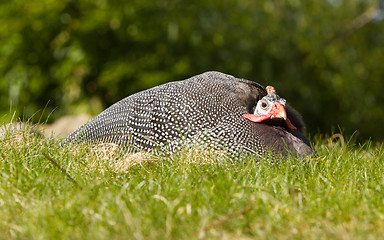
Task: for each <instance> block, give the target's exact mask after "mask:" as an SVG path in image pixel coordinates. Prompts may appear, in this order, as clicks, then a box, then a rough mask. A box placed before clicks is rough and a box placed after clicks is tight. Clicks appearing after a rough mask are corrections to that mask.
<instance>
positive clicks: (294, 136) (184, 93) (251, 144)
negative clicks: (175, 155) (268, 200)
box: [63, 72, 312, 156]
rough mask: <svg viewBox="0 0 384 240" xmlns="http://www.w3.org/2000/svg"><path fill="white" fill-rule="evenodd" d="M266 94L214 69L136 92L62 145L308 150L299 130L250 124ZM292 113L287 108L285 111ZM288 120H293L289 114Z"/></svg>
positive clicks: (305, 152) (133, 148)
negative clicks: (113, 144)
mask: <svg viewBox="0 0 384 240" xmlns="http://www.w3.org/2000/svg"><path fill="white" fill-rule="evenodd" d="M266 94H267V92H266V90H265V88H264V87H262V86H261V85H259V84H257V83H255V82H251V81H248V80H244V79H238V78H235V77H233V76H230V75H226V74H223V73H219V72H206V73H203V74H200V75H197V76H195V77H192V78H189V79H187V80H183V81H178V82H170V83H167V84H163V85H160V86H157V87H154V88H151V89H148V90H146V91H142V92H139V93H136V94H133V95H131V96H128V97H127V98H125V99H123V100H121V101H119V102H117V103H115V104H113V105H112V106H111V107H109V108H108V109H106V110H105V111H103V112H102V113H101V114H99V115H98V116H97V117H96V118H94V119H93V120H91V121H90V122H88V123H87V124H85V125H83V126H81V127H80V128H79V129H77V130H76V131H74V132H73V133H72V134H71V135H69V136H68V137H67V138H66V139H65V140H64V141H63V144H64V145H65V144H73V143H82V142H85V143H94V142H95V143H96V142H109V143H115V144H117V145H119V146H123V147H126V148H128V149H129V150H131V151H139V150H147V151H150V150H153V149H163V150H164V149H165V150H167V151H170V152H174V151H176V150H178V149H180V148H182V147H184V146H186V145H189V144H202V145H204V146H210V147H212V148H214V149H219V150H226V151H228V152H229V153H230V154H231V155H238V154H244V153H245V154H249V153H251V154H256V155H259V156H262V155H264V154H265V153H266V152H267V151H269V149H271V150H272V151H273V152H275V153H277V154H279V153H282V154H283V155H287V154H288V153H289V152H292V153H293V154H296V155H308V154H311V153H312V149H311V147H310V143H309V141H308V139H307V138H306V137H305V136H304V135H303V134H302V132H301V131H299V130H300V126H302V124H301V122H298V123H295V122H294V123H293V124H296V125H299V130H292V129H289V128H286V127H284V126H279V125H268V124H264V123H254V122H251V121H249V120H247V119H245V118H244V117H243V115H244V114H247V113H253V112H254V110H255V107H256V104H257V102H258V101H259V100H260V99H261V98H262V97H264V96H266ZM290 114H291V115H292V114H294V113H293V112H292V111H291V110H288V109H287V115H288V117H289V115H290ZM294 119H299V118H297V117H296V116H294Z"/></svg>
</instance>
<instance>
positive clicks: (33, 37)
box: [0, 0, 384, 139]
mask: <svg viewBox="0 0 384 240" xmlns="http://www.w3.org/2000/svg"><path fill="white" fill-rule="evenodd" d="M0 4H1V8H0V17H1V19H2V24H1V26H0V73H1V74H0V100H1V101H0V112H6V111H7V109H9V104H11V106H12V107H13V108H16V109H18V112H19V115H20V116H21V115H24V116H27V117H30V116H32V115H33V114H35V113H36V112H37V111H39V110H41V109H43V108H44V106H45V105H46V104H47V103H48V101H49V104H48V108H47V111H46V113H45V115H47V114H49V113H50V112H51V111H52V109H54V108H58V110H57V111H56V112H55V114H54V115H53V118H55V117H58V116H60V115H62V114H65V113H74V112H75V113H76V112H77V113H78V112H84V111H88V112H91V113H93V114H96V113H98V112H100V111H101V110H102V109H104V108H105V107H107V106H109V105H111V104H112V103H114V102H116V101H118V100H120V99H122V98H124V97H126V96H128V95H130V94H132V93H134V92H137V91H139V90H143V89H146V88H149V87H152V86H155V85H158V84H161V83H165V82H167V81H174V80H181V79H184V78H187V77H190V76H193V75H197V74H199V73H202V72H205V71H208V70H217V71H222V72H225V73H228V74H231V75H234V76H237V77H243V78H247V79H251V80H254V81H257V82H260V83H262V84H264V85H274V86H275V87H276V89H277V91H278V93H279V94H280V95H281V96H282V97H285V98H286V99H287V100H288V102H290V103H291V105H292V106H294V107H295V108H297V109H298V110H299V111H300V112H301V113H302V114H303V116H304V119H305V121H306V123H307V125H308V129H309V131H310V132H311V133H318V132H319V131H320V132H330V131H331V129H332V127H337V126H340V127H341V128H342V129H344V131H345V133H346V134H352V133H354V132H355V131H357V133H358V135H359V137H360V138H369V137H372V138H373V139H382V136H383V135H384V129H378V128H377V126H378V125H380V124H381V122H382V120H383V119H384V101H383V100H384V99H383V94H381V92H382V90H383V87H384V86H383V85H384V82H383V81H382V79H383V78H384V68H383V67H382V62H384V57H383V56H384V32H383V31H382V29H383V27H384V25H383V24H384V23H383V21H379V20H377V21H375V20H374V21H370V22H369V23H367V24H365V25H364V24H363V25H359V24H356V21H355V22H354V20H356V19H358V16H360V15H361V14H362V13H363V12H364V11H365V10H367V9H368V8H369V7H372V6H374V7H375V6H376V4H377V3H376V1H375V0H368V1H366V0H351V1H331V0H324V1H295V0H290V1H270V0H261V1H252V0H243V1H234V0H224V1H198V0H194V1H178V0H172V1H154V0H153V1H149V0H146V1H136V0H135V1H129V2H127V1H104V0H97V1H89V0H80V1H71V0H66V1H52V0H38V1H34V2H28V1H22V0H19V1H17V0H15V1H3V2H2V3H0ZM378 19H379V18H378Z"/></svg>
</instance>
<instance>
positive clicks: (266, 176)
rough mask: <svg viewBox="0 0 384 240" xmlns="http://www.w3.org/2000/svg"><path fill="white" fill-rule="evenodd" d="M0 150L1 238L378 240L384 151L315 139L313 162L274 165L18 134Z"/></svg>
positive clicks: (3, 140)
mask: <svg viewBox="0 0 384 240" xmlns="http://www.w3.org/2000/svg"><path fill="white" fill-rule="evenodd" d="M0 148H1V153H0V232H1V233H2V234H1V235H0V238H2V239H12V238H13V239H198V238H204V239H205V238H209V239H233V238H235V239H237V238H240V239H255V238H256V239H369V238H371V239H375V238H377V239H379V238H381V237H382V236H384V161H383V159H384V156H383V145H382V144H373V143H369V142H368V143H366V144H364V145H363V146H360V145H352V144H351V143H348V142H347V143H344V145H341V144H339V142H338V141H336V142H327V141H320V140H318V141H317V142H316V149H317V154H318V156H317V157H315V158H308V159H302V160H298V159H294V158H290V159H288V160H286V161H284V162H282V163H280V164H270V163H268V162H267V161H263V160H261V161H259V162H257V161H256V160H255V159H248V160H247V161H245V162H242V163H232V161H231V159H228V158H226V157H225V156H223V155H222V154H221V153H206V152H201V151H199V150H195V149H194V150H185V151H182V152H180V153H177V154H174V155H171V156H161V157H158V156H152V155H149V154H146V153H140V154H142V155H140V154H139V155H135V156H128V155H126V154H124V153H121V152H118V151H116V149H114V148H113V146H101V147H98V148H95V147H93V148H92V147H85V146H84V147H79V148H75V149H61V148H60V147H59V146H58V143H57V142H55V141H53V140H49V139H44V138H41V137H37V136H36V135H35V134H34V133H29V132H27V131H23V132H15V131H13V132H8V133H6V134H5V135H3V136H1V137H0ZM43 153H45V154H46V155H47V156H48V158H51V159H52V160H53V161H55V162H56V163H58V164H59V166H60V167H61V168H62V170H63V171H64V172H65V173H64V172H63V171H62V170H60V169H59V168H58V167H55V166H54V165H53V164H52V162H51V161H50V160H49V159H48V158H47V157H46V156H44V154H43ZM66 174H68V175H69V177H70V178H72V179H73V180H70V178H69V177H68V176H67V175H66Z"/></svg>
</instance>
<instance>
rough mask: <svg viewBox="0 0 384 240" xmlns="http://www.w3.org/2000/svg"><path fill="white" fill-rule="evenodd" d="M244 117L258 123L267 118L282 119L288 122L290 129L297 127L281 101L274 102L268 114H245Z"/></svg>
mask: <svg viewBox="0 0 384 240" xmlns="http://www.w3.org/2000/svg"><path fill="white" fill-rule="evenodd" d="M243 117H244V118H245V119H248V120H250V121H252V122H258V123H259V122H263V121H266V120H273V121H275V120H282V121H284V122H285V123H286V124H287V127H288V128H289V129H292V130H296V129H297V128H296V127H295V126H294V125H293V124H292V123H291V121H289V119H288V118H287V112H286V111H285V108H284V105H283V104H281V103H274V104H273V106H272V108H271V110H270V111H269V112H268V113H267V114H266V115H254V114H244V115H243Z"/></svg>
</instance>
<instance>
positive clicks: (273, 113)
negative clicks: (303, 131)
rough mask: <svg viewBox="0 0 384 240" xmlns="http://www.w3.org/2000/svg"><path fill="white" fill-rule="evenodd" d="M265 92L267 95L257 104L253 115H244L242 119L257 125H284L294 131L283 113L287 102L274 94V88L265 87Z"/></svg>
mask: <svg viewBox="0 0 384 240" xmlns="http://www.w3.org/2000/svg"><path fill="white" fill-rule="evenodd" d="M266 90H267V93H268V94H267V95H266V96H264V97H263V98H262V99H260V100H259V101H258V102H257V105H256V108H255V112H254V114H244V115H243V117H244V118H246V119H248V120H250V121H252V122H257V123H260V122H266V123H267V124H281V123H285V124H286V125H287V127H288V128H289V129H292V130H296V127H295V126H294V125H293V124H292V123H291V121H290V120H289V119H288V118H287V113H286V111H285V104H286V102H287V101H286V100H285V99H284V98H281V97H279V96H278V95H277V94H276V91H275V88H274V87H272V86H267V87H266Z"/></svg>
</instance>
